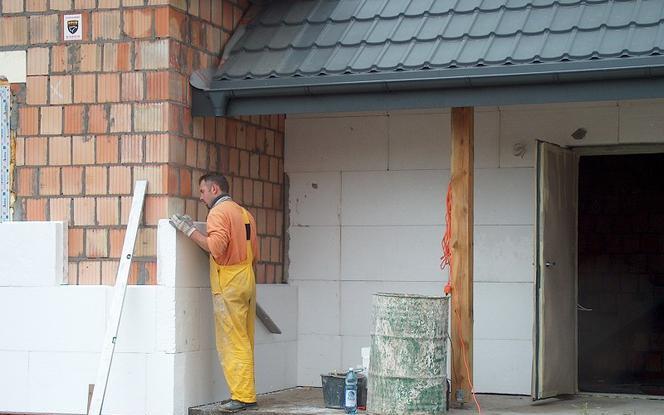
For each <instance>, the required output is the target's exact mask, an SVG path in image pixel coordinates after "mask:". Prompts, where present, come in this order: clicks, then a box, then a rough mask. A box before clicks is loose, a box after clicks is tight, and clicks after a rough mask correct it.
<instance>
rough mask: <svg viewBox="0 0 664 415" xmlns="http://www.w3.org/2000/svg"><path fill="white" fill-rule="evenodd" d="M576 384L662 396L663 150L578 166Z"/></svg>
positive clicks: (593, 389)
mask: <svg viewBox="0 0 664 415" xmlns="http://www.w3.org/2000/svg"><path fill="white" fill-rule="evenodd" d="M578 224H579V225H578V226H579V257H578V260H579V263H578V264H579V272H578V281H579V285H578V288H579V292H578V298H579V305H580V306H582V307H585V308H587V309H588V310H585V311H584V310H581V309H580V310H579V311H578V317H579V320H578V321H579V336H578V339H579V374H578V375H579V390H581V391H585V392H603V393H628V394H647V395H664V154H639V155H611V156H584V157H581V160H580V166H579V222H578Z"/></svg>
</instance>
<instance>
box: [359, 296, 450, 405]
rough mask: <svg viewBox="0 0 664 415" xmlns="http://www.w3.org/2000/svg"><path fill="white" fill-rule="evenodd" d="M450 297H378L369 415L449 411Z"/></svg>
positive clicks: (369, 391)
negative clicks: (447, 399)
mask: <svg viewBox="0 0 664 415" xmlns="http://www.w3.org/2000/svg"><path fill="white" fill-rule="evenodd" d="M447 320H448V299H447V298H444V297H429V296H422V295H408V294H388V293H379V294H374V295H373V304H372V328H371V357H370V360H369V379H368V392H367V412H368V413H370V414H376V415H393V414H394V415H397V414H399V415H403V414H414V415H436V414H444V413H446V412H447V411H446V390H447V380H446V374H447V369H446V368H447V352H446V342H445V333H446V332H447Z"/></svg>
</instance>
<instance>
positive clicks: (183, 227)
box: [168, 213, 196, 237]
mask: <svg viewBox="0 0 664 415" xmlns="http://www.w3.org/2000/svg"><path fill="white" fill-rule="evenodd" d="M168 222H169V223H170V224H171V225H173V227H174V228H175V229H177V230H179V231H181V232H182V233H184V234H185V235H187V237H191V234H192V233H194V231H195V230H196V227H195V226H194V221H193V220H192V219H191V217H189V215H178V214H177V213H176V214H174V215H173V216H171V218H170V219H169V220H168Z"/></svg>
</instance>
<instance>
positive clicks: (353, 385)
mask: <svg viewBox="0 0 664 415" xmlns="http://www.w3.org/2000/svg"><path fill="white" fill-rule="evenodd" d="M344 390H345V392H346V400H345V404H344V407H345V409H346V413H347V414H356V413H357V375H356V374H355V371H354V370H353V368H352V367H351V368H350V369H348V373H346V387H345V388H344Z"/></svg>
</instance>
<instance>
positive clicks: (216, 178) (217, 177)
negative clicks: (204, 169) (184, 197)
mask: <svg viewBox="0 0 664 415" xmlns="http://www.w3.org/2000/svg"><path fill="white" fill-rule="evenodd" d="M203 182H208V183H214V184H216V185H217V186H219V188H220V189H221V191H222V192H224V193H228V180H226V177H225V176H224V175H223V174H219V173H208V174H204V175H202V176H201V178H200V179H198V184H201V183H203Z"/></svg>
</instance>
